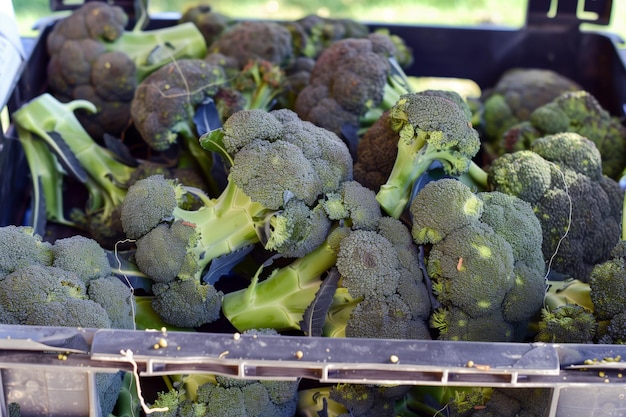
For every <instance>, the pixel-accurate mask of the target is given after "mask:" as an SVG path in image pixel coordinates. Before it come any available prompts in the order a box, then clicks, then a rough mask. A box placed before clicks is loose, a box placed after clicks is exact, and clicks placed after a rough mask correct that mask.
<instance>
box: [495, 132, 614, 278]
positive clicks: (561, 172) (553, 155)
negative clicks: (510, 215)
mask: <svg viewBox="0 0 626 417" xmlns="http://www.w3.org/2000/svg"><path fill="white" fill-rule="evenodd" d="M487 182H488V184H489V188H490V189H493V190H496V191H501V192H504V193H507V194H512V195H515V196H517V197H519V198H521V199H522V200H525V201H527V202H529V203H530V204H531V205H532V208H533V210H534V212H535V215H536V216H537V218H538V219H539V222H540V223H541V227H542V230H543V243H542V250H543V255H544V258H545V259H546V260H549V259H551V269H552V270H555V271H558V272H560V273H563V274H567V275H569V276H571V277H573V278H576V279H580V280H581V281H585V282H586V281H587V280H588V279H589V274H590V272H591V269H592V268H593V266H594V265H596V264H598V263H601V262H603V261H605V260H607V259H608V258H609V256H610V253H611V250H612V249H613V247H614V246H615V244H616V243H617V241H618V240H619V238H620V227H621V215H622V202H623V192H622V190H621V189H620V186H619V184H618V183H617V182H616V181H614V180H612V179H610V178H608V177H607V176H605V175H603V174H602V166H601V159H600V158H599V152H598V149H597V148H596V147H595V145H594V143H593V142H591V141H590V140H589V139H586V138H584V137H582V136H580V135H578V134H577V133H573V132H566V133H559V134H556V135H549V136H545V137H543V138H539V139H537V140H536V141H535V142H534V143H533V145H532V148H531V149H530V150H523V151H517V152H514V153H511V154H504V155H503V156H501V157H499V158H498V159H496V160H494V161H493V163H492V165H491V167H489V168H488V181H487Z"/></svg>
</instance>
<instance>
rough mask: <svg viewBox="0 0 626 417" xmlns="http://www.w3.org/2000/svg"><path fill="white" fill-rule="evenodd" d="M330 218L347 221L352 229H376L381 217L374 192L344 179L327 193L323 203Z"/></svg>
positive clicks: (356, 182) (355, 182)
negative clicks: (337, 187)
mask: <svg viewBox="0 0 626 417" xmlns="http://www.w3.org/2000/svg"><path fill="white" fill-rule="evenodd" d="M323 205H324V210H325V211H326V214H328V218H329V219H331V220H345V221H349V224H348V225H349V226H350V227H352V228H353V229H363V230H376V228H377V227H378V222H379V220H380V218H381V217H382V213H381V211H380V206H379V205H378V202H377V201H376V194H374V192H373V191H372V190H370V189H369V188H366V187H364V186H363V185H361V183H359V182H358V181H346V182H344V183H342V184H341V186H340V187H339V190H338V191H337V192H332V193H328V194H327V195H326V200H325V201H324V203H323Z"/></svg>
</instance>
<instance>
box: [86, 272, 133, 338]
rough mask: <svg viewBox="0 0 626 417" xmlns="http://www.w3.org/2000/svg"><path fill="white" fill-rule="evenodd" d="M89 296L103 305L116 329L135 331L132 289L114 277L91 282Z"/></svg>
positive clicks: (88, 290)
mask: <svg viewBox="0 0 626 417" xmlns="http://www.w3.org/2000/svg"><path fill="white" fill-rule="evenodd" d="M87 296H88V297H89V299H90V300H93V301H95V302H96V303H98V304H99V305H101V306H102V307H103V308H104V309H105V310H106V313H107V316H108V317H109V319H110V320H111V327H112V328H114V329H131V330H132V329H134V328H135V317H134V315H133V311H134V306H133V303H134V300H133V296H132V292H131V289H130V288H129V287H128V286H127V285H126V284H124V283H123V282H122V281H121V280H120V279H119V278H117V277H114V276H108V277H102V278H96V279H93V280H91V281H89V284H88V286H87Z"/></svg>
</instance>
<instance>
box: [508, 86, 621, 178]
mask: <svg viewBox="0 0 626 417" xmlns="http://www.w3.org/2000/svg"><path fill="white" fill-rule="evenodd" d="M563 132H574V133H578V134H579V135H580V136H583V137H585V138H587V139H589V140H591V141H592V142H593V143H594V144H595V145H596V148H598V151H599V152H600V156H601V159H602V173H603V174H604V175H606V176H608V177H610V178H613V179H615V180H619V179H620V177H621V176H622V171H624V166H625V165H626V127H624V126H623V125H622V123H621V121H620V120H619V119H618V118H617V117H614V116H612V115H611V114H610V113H609V112H608V111H606V110H605V109H604V108H603V107H602V106H601V105H600V103H598V101H597V100H596V98H595V97H594V96H592V95H591V94H590V93H588V92H587V91H584V90H580V91H569V92H564V93H563V94H561V95H559V96H558V97H555V98H554V100H552V101H550V102H549V103H546V104H544V105H542V106H540V107H538V108H536V109H535V110H534V111H533V112H532V113H531V114H530V116H529V119H528V120H527V121H525V122H523V123H520V124H516V125H513V126H511V127H510V128H509V129H508V130H507V131H506V132H505V141H506V144H505V146H506V151H508V152H514V151H517V150H523V149H530V148H532V146H533V143H534V142H535V140H536V139H538V138H540V137H543V136H547V135H554V134H557V133H563Z"/></svg>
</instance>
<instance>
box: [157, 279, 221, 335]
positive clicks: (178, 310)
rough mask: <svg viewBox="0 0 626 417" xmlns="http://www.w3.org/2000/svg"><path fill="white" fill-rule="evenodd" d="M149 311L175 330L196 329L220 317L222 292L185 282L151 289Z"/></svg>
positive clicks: (188, 280)
mask: <svg viewBox="0 0 626 417" xmlns="http://www.w3.org/2000/svg"><path fill="white" fill-rule="evenodd" d="M152 292H153V293H154V298H153V300H152V308H153V309H154V311H155V312H156V313H157V314H158V315H159V316H160V317H161V318H162V319H163V321H165V323H167V324H171V325H173V326H177V327H186V328H189V327H199V326H201V325H203V324H205V323H211V322H213V321H215V320H217V319H218V318H219V315H220V309H221V306H222V302H221V298H222V293H221V292H220V291H217V290H216V289H215V287H213V286H212V285H209V284H201V283H200V281H197V280H192V279H187V280H175V281H171V282H168V283H155V284H154V285H153V286H152Z"/></svg>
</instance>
